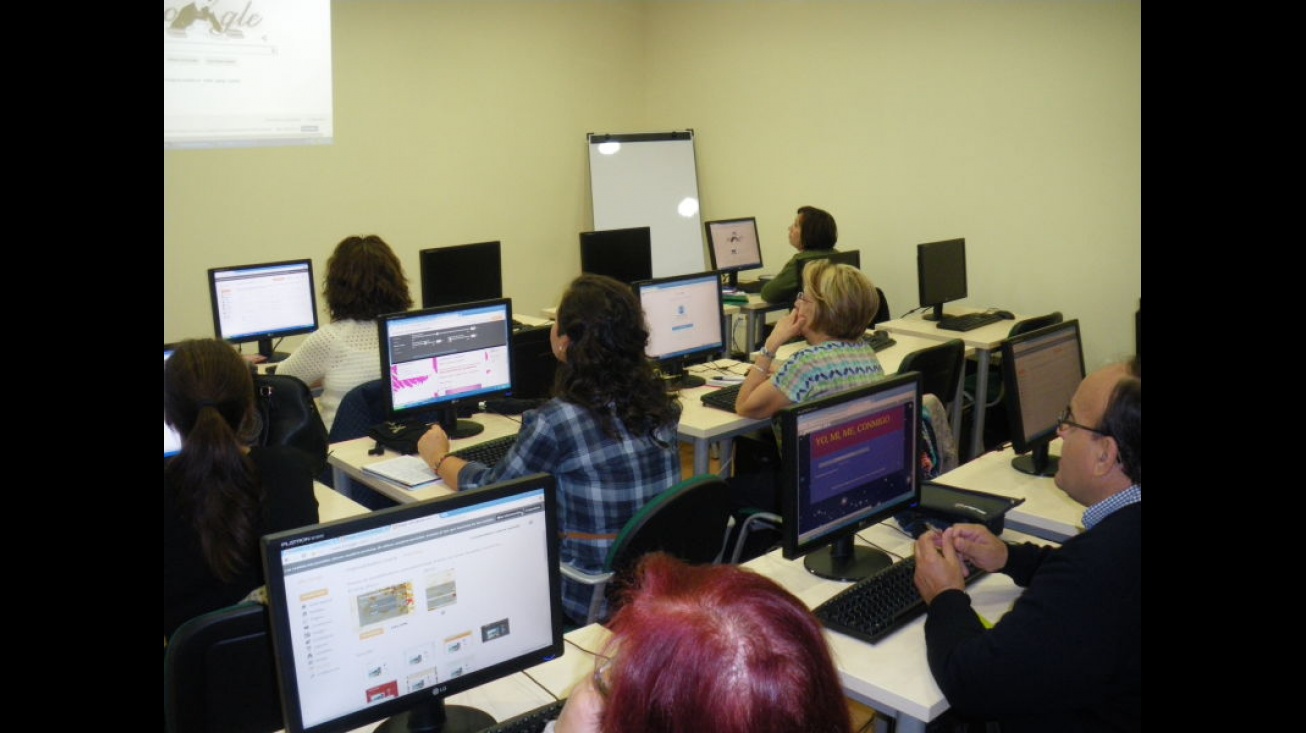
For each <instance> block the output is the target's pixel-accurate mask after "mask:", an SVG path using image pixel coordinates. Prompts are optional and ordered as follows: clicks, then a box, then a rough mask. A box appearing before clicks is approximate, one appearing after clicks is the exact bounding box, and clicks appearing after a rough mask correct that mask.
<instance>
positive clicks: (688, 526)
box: [608, 474, 730, 588]
mask: <svg viewBox="0 0 1306 733" xmlns="http://www.w3.org/2000/svg"><path fill="white" fill-rule="evenodd" d="M729 521H730V489H729V488H728V487H727V486H726V482H725V479H722V478H721V477H720V476H717V475H715V474H703V475H700V476H694V477H691V478H688V479H685V480H684V481H681V482H680V483H678V484H676V485H675V486H672V487H671V488H669V489H667V490H666V491H664V492H662V493H661V494H658V495H657V496H656V497H654V498H653V500H652V501H650V502H649V503H648V504H645V505H644V508H642V509H640V510H639V511H638V512H636V514H635V516H633V517H631V518H630V520H629V521H628V522H627V523H626V526H625V527H623V528H622V531H621V534H620V535H619V536H618V537H617V541H616V542H615V543H614V544H613V546H612V549H611V550H609V555H608V558H609V561H610V562H609V567H610V568H611V569H612V572H613V573H614V578H615V577H617V576H619V575H621V574H622V573H623V572H624V571H626V570H628V569H629V568H630V567H632V566H633V565H634V564H635V561H637V560H638V559H639V558H640V557H641V556H643V555H644V554H645V553H649V552H653V551H654V550H661V551H663V552H666V553H668V554H670V555H674V556H675V557H677V558H680V559H681V560H684V561H685V562H688V563H692V564H702V563H710V562H713V561H715V560H717V559H718V557H719V556H720V554H721V551H722V546H723V545H724V543H725V538H726V529H727V526H728V523H729ZM613 585H615V584H609V586H608V587H609V588H612V587H613Z"/></svg>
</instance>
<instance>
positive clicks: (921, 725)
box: [893, 714, 925, 733]
mask: <svg viewBox="0 0 1306 733" xmlns="http://www.w3.org/2000/svg"><path fill="white" fill-rule="evenodd" d="M893 733H925V721H923V720H917V719H916V718H912V717H908V716H906V715H902V714H899V715H898V717H896V718H894V719H893Z"/></svg>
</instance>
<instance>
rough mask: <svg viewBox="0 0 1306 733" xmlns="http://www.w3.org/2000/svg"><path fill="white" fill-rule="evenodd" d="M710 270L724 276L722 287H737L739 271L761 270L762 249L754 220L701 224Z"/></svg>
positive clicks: (730, 220) (753, 218)
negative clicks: (704, 235) (724, 281)
mask: <svg viewBox="0 0 1306 733" xmlns="http://www.w3.org/2000/svg"><path fill="white" fill-rule="evenodd" d="M703 229H704V230H705V231H706V232H707V252H708V255H709V256H710V257H711V258H712V269H713V270H716V271H717V272H720V273H723V274H725V275H726V276H727V281H726V285H728V286H729V287H732V288H734V287H738V286H739V271H740V270H753V269H757V268H759V267H761V266H762V245H761V244H760V243H759V242H758V239H757V219H756V217H752V216H745V217H741V218H738V219H718V220H717V221H708V222H704V223H703Z"/></svg>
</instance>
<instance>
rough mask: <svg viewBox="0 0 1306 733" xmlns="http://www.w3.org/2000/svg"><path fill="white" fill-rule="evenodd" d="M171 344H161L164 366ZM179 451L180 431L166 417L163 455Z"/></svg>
mask: <svg viewBox="0 0 1306 733" xmlns="http://www.w3.org/2000/svg"><path fill="white" fill-rule="evenodd" d="M172 352H173V347H172V344H164V345H163V363H164V365H165V366H166V365H167V363H168V357H170V356H172ZM180 452H181V433H179V432H177V429H176V428H174V427H172V426H171V425H169V424H168V421H167V419H166V418H165V419H164V421H163V457H164V458H171V457H172V456H175V455H177V454H178V453H180Z"/></svg>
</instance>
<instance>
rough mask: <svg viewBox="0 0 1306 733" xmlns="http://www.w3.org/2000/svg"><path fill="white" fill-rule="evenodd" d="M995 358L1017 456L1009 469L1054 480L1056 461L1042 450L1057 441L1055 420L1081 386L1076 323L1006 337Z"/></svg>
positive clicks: (1081, 361) (1081, 363) (1081, 356)
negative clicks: (999, 355) (998, 358)
mask: <svg viewBox="0 0 1306 733" xmlns="http://www.w3.org/2000/svg"><path fill="white" fill-rule="evenodd" d="M1001 353H1002V386H1003V392H1004V395H1005V399H1006V402H1005V403H1004V409H1005V411H1006V414H1007V422H1008V424H1009V425H1010V426H1011V447H1012V450H1014V451H1015V452H1016V453H1017V454H1018V455H1017V456H1016V457H1015V458H1013V459H1012V460H1011V465H1012V466H1014V467H1015V468H1016V470H1018V471H1021V472H1023V473H1028V474H1032V475H1034V476H1054V475H1056V472H1057V459H1056V457H1054V456H1050V455H1048V444H1049V443H1051V442H1052V439H1053V438H1055V437H1057V417H1059V416H1060V415H1061V411H1062V410H1063V409H1065V407H1066V405H1069V404H1070V398H1071V397H1073V396H1074V394H1075V390H1076V389H1078V388H1079V383H1080V382H1082V381H1084V348H1083V345H1082V343H1081V342H1080V339H1079V321H1077V320H1070V321H1063V322H1061V323H1058V324H1056V325H1054V326H1047V327H1045V328H1040V329H1038V330H1036V331H1030V332H1029V333H1023V334H1021V335H1019V336H1012V337H1011V338H1009V339H1007V340H1006V341H1003V342H1002V347H1001ZM1026 454H1028V455H1026Z"/></svg>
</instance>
